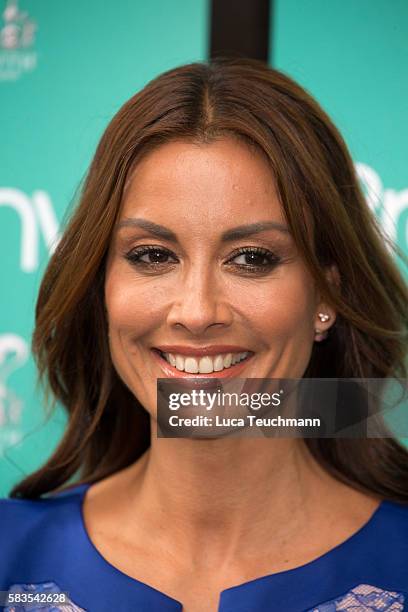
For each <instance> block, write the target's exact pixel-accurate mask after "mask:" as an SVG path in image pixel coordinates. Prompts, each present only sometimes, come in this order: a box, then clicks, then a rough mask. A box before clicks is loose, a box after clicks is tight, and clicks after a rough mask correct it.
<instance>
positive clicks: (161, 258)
mask: <svg viewBox="0 0 408 612" xmlns="http://www.w3.org/2000/svg"><path fill="white" fill-rule="evenodd" d="M169 258H173V255H172V253H171V252H170V251H168V250H167V249H163V248H162V247H154V246H142V247H136V248H135V249H132V250H131V251H130V252H129V253H127V254H126V259H127V260H128V261H130V262H131V263H132V264H133V265H141V266H157V265H163V264H167V263H174V261H172V262H169V261H168V259H169ZM173 259H174V258H173Z"/></svg>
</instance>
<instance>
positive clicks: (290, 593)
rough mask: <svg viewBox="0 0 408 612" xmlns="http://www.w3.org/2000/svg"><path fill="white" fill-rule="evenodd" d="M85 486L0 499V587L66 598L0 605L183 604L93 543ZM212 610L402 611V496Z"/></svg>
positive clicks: (131, 607)
mask: <svg viewBox="0 0 408 612" xmlns="http://www.w3.org/2000/svg"><path fill="white" fill-rule="evenodd" d="M89 486H90V485H89V484H82V485H77V486H76V487H74V488H71V489H70V490H68V491H64V492H62V493H59V494H57V495H54V496H52V497H48V498H43V499H39V500H33V501H30V500H21V499H3V500H0V590H2V591H8V592H9V593H11V594H16V593H17V594H24V595H25V597H26V598H27V594H42V596H43V597H45V595H44V594H58V593H63V592H64V593H68V597H69V606H66V607H61V606H60V605H58V603H57V602H56V600H55V595H52V596H51V597H53V599H51V600H49V601H51V602H52V603H48V604H46V607H44V605H43V607H38V606H37V607H33V604H32V603H31V604H30V607H24V606H22V607H15V608H13V606H12V605H8V607H4V608H3V610H6V611H7V612H14V610H15V611H16V612H24V611H25V610H31V612H37V610H38V611H40V610H41V611H42V612H57V611H60V610H61V612H81V611H86V612H113V611H115V612H116V611H118V612H127V611H129V612H156V611H157V612H181V610H182V603H181V602H179V601H176V600H175V599H173V598H171V597H169V596H168V595H166V594H164V593H161V592H160V591H158V590H157V589H155V588H153V587H151V586H149V585H147V584H144V583H143V582H141V581H138V580H135V579H134V578H131V577H129V576H127V575H126V574H124V573H123V572H121V571H120V570H118V569H116V568H115V567H114V566H113V565H111V564H110V563H109V562H108V561H106V560H105V559H104V558H103V557H102V555H101V554H100V553H99V552H98V550H97V549H96V548H95V547H94V545H93V544H92V542H91V541H90V539H89V537H88V534H87V532H86V529H85V526H84V521H83V515H82V502H83V498H84V494H85V491H86V489H87V488H88V487H89ZM31 601H33V600H31ZM34 601H35V600H34ZM40 601H45V600H44V599H42V600H40ZM218 610H219V612H335V611H336V610H347V611H350V612H351V611H353V612H366V611H368V610H370V611H371V610H378V611H381V612H383V611H387V612H397V611H398V612H399V611H400V610H405V611H408V506H405V505H403V504H400V503H397V502H390V501H386V500H384V501H382V502H381V504H380V506H379V507H378V508H377V510H376V511H375V512H374V514H373V515H372V516H371V518H370V519H369V520H368V522H366V523H365V525H363V527H361V528H360V529H359V530H358V531H357V532H356V533H354V534H353V535H352V536H351V537H350V538H348V539H347V540H346V541H344V542H342V543H341V544H339V545H338V546H336V547H335V548H333V549H332V550H330V551H329V552H327V553H325V554H324V555H322V556H320V557H318V558H317V559H315V560H314V561H311V562H310V563H306V564H305V565H302V566H300V567H297V568H294V569H291V570H287V571H283V572H278V573H275V574H271V575H267V576H262V577H261V578H257V579H256V580H251V581H250V582H246V583H244V584H240V585H238V586H234V587H232V588H229V589H226V590H224V591H222V593H221V594H220V600H219V608H218Z"/></svg>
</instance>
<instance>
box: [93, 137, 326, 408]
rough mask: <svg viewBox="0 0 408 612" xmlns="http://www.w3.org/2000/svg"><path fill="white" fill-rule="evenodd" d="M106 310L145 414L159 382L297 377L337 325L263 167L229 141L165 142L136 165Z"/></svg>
mask: <svg viewBox="0 0 408 612" xmlns="http://www.w3.org/2000/svg"><path fill="white" fill-rule="evenodd" d="M261 226H262V227H261ZM105 302H106V309H107V316H108V324H109V334H110V349H111V355H112V360H113V364H114V366H115V368H116V370H117V372H118V374H119V376H120V377H121V378H122V380H123V381H124V383H125V384H126V385H127V386H128V388H129V389H130V390H131V391H132V392H133V394H134V395H135V396H136V397H137V398H138V399H139V401H140V402H141V403H142V404H143V405H144V407H145V408H146V409H147V410H148V412H149V413H150V414H155V410H156V379H157V378H166V377H172V376H175V377H180V378H181V377H190V378H191V377H192V378H197V377H199V376H200V375H201V376H204V377H217V378H221V377H229V376H237V377H242V378H274V377H276V378H301V377H302V376H303V374H304V371H305V369H306V367H307V365H308V362H309V359H310V355H311V350H312V347H313V342H314V336H315V328H316V327H317V328H319V329H322V330H324V329H328V327H330V325H332V323H333V322H334V318H335V313H334V312H333V311H332V310H331V309H330V308H329V306H328V305H327V304H324V303H323V302H320V303H319V296H318V294H317V292H316V289H315V286H314V282H313V279H312V277H311V275H310V274H309V272H308V270H307V269H306V267H305V265H304V263H303V262H302V261H301V259H300V257H299V256H298V254H297V251H296V248H295V244H294V242H293V240H292V238H291V235H290V234H289V232H288V229H287V224H286V221H285V218H284V214H283V210H282V207H281V205H280V203H279V200H278V195H277V192H276V188H275V184H274V180H273V176H272V174H271V171H270V168H269V166H268V164H267V161H266V160H265V159H264V158H263V157H262V156H261V155H260V154H258V153H254V152H252V151H251V150H250V149H249V148H247V147H246V146H245V145H244V144H242V143H239V142H237V141H235V140H233V139H223V140H220V141H218V142H215V143H212V144H206V145H194V144H190V143H186V142H171V143H167V144H165V145H162V146H160V147H159V148H157V149H156V150H154V151H153V152H151V153H150V154H148V155H147V156H146V157H145V158H144V159H143V160H142V161H141V162H140V163H139V164H138V165H137V167H136V168H135V170H134V173H133V175H132V178H131V180H130V183H129V186H128V188H127V190H126V194H125V197H124V200H123V205H122V209H121V214H120V218H119V221H118V224H117V226H116V229H115V234H114V236H113V240H112V244H111V246H110V251H109V256H108V262H107V270H106V280H105ZM319 312H324V313H326V314H329V315H330V320H329V321H328V322H325V323H322V322H321V321H320V320H319V318H318V316H317V315H318V313H319ZM159 350H160V351H161V353H159ZM245 353H247V355H246V357H245ZM164 354H165V356H164ZM243 354H244V355H243ZM238 359H242V360H241V361H238ZM186 370H187V371H186ZM200 373H201V374H200Z"/></svg>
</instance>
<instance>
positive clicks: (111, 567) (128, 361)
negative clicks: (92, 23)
mask: <svg viewBox="0 0 408 612" xmlns="http://www.w3.org/2000/svg"><path fill="white" fill-rule="evenodd" d="M388 246H391V247H392V248H394V250H395V251H396V247H394V246H393V245H388ZM407 306H408V292H407V287H406V285H405V284H404V281H403V279H402V277H401V275H400V274H399V272H398V269H397V267H396V265H395V264H394V262H393V260H392V258H391V255H390V253H389V252H388V250H387V247H386V243H385V238H384V237H383V236H382V234H381V231H380V229H379V227H378V225H377V222H376V220H375V218H374V216H373V215H372V213H371V212H370V211H369V209H368V207H367V205H366V203H365V201H364V198H363V196H362V193H361V191H360V188H359V186H358V181H357V178H356V175H355V171H354V167H353V163H352V160H351V158H350V155H349V153H348V152H347V149H346V146H345V144H344V142H343V140H342V138H341V136H340V135H339V133H338V131H337V130H336V128H335V127H334V126H333V124H332V123H331V121H330V119H329V118H328V117H327V115H325V113H324V112H323V111H322V110H321V108H320V107H319V106H318V104H317V103H316V102H315V101H314V100H313V99H312V98H311V97H310V96H309V95H308V94H307V93H306V92H305V91H304V90H303V89H301V88H300V86H299V85H297V84H295V83H294V82H293V81H292V80H291V79H289V78H288V77H287V76H285V75H283V74H281V73H280V72H278V71H276V70H273V69H271V68H269V67H267V66H266V65H264V64H262V63H260V62H256V61H252V60H242V59H239V60H228V59H219V60H217V61H213V62H211V63H209V64H206V63H195V64H190V65H186V66H182V67H179V68H176V69H174V70H170V71H168V72H166V73H164V74H162V75H160V76H159V77H158V78H156V79H154V80H153V81H151V82H150V83H149V84H148V85H147V86H146V87H145V88H144V89H143V90H142V91H141V92H139V93H138V94H136V95H135V96H134V97H133V98H132V99H131V100H129V101H128V102H127V103H126V104H125V105H124V106H123V107H122V109H120V111H119V112H118V114H117V115H116V116H115V117H114V118H113V120H112V121H111V123H110V125H109V126H108V128H107V130H106V132H105V134H104V135H103V137H102V139H101V142H100V144H99V146H98V148H97V151H96V154H95V158H94V160H93V162H92V165H91V168H90V171H89V174H88V177H87V179H86V183H85V185H84V188H83V193H82V197H81V200H80V203H79V206H78V207H77V209H76V210H75V212H74V214H73V216H72V218H71V220H70V222H69V224H68V226H67V227H66V229H65V232H64V235H63V237H62V240H61V242H60V243H59V246H58V248H57V250H56V252H55V254H54V255H53V257H52V258H51V260H50V263H49V265H48V268H47V271H46V274H45V276H44V279H43V282H42V285H41V288H40V294H39V298H38V303H37V308H36V327H35V331H34V336H33V351H34V354H35V356H36V358H37V363H38V367H39V372H40V376H41V378H42V379H43V380H44V379H46V381H47V382H48V384H49V387H50V389H51V391H52V394H53V398H54V401H55V399H57V400H58V401H60V402H61V403H62V404H63V405H64V406H65V407H66V409H67V413H68V423H67V429H66V432H65V435H64V437H63V439H62V440H61V442H60V444H59V446H58V448H57V449H56V451H55V452H54V454H53V455H52V456H51V458H50V459H49V461H48V462H47V463H46V464H45V465H44V466H43V467H42V468H41V469H39V470H38V471H36V472H35V473H34V474H31V475H29V476H28V477H27V478H25V479H24V480H23V481H22V482H20V483H19V484H18V485H16V486H15V487H14V489H13V490H12V491H11V498H12V499H8V500H4V501H3V502H2V507H1V514H0V517H1V529H2V547H3V554H2V556H1V560H0V588H1V589H3V590H8V591H9V593H17V592H24V593H25V594H26V595H27V594H30V593H52V592H60V591H61V592H68V596H69V601H70V602H71V606H72V608H71V609H73V610H78V609H79V610H92V611H93V610H96V611H98V612H100V611H105V610H109V611H110V610H121V611H122V610H138V611H139V610H143V611H147V610H149V611H150V610H183V611H184V612H186V611H187V612H196V611H200V612H207V611H211V612H213V611H215V610H220V611H222V612H226V611H227V610H228V611H232V610H233V611H234V612H239V611H244V610H245V611H249V610H251V611H255V612H258V611H259V612H261V611H266V610H268V611H276V612H278V611H279V612H292V611H293V612H300V611H305V610H315V611H319V612H321V611H323V610H324V611H327V610H340V609H341V610H346V609H347V610H348V609H350V610H351V609H353V610H359V611H361V610H373V609H381V610H393V611H394V610H403V609H404V605H405V606H408V576H407V574H406V562H407V560H408V559H407V558H408V507H407V505H408V452H407V450H406V449H405V448H404V447H403V446H402V445H401V444H400V443H399V442H398V441H397V440H396V439H393V438H391V437H388V438H371V439H361V440H360V439H358V440H350V439H341V438H319V439H313V438H305V439H302V438H300V439H298V438H281V439H276V438H275V439H269V438H268V439H259V438H245V439H243V438H237V437H234V438H221V439H212V440H206V439H199V440H198V439H188V438H181V439H163V438H160V439H158V438H157V437H156V435H155V420H156V381H157V379H158V378H168V377H179V378H183V377H184V378H196V377H198V376H200V375H201V376H203V377H204V378H208V377H211V376H219V375H220V374H219V373H220V372H224V374H223V376H227V377H233V376H240V377H244V378H302V377H303V378H310V377H319V378H330V377H333V378H348V377H361V378H384V377H390V376H398V377H401V378H406V374H407V373H406V364H405V363H404V360H405V357H406V351H407V330H408V307H407ZM150 432H152V435H151V433H150ZM47 493H48V494H49V495H48V497H45V498H42V499H40V496H41V495H43V494H47ZM52 605H54V606H56V605H57V604H56V603H55V601H54V602H53V604H52ZM353 606H354V607H353ZM380 606H382V607H380ZM8 609H10V610H11V609H13V608H12V606H11V605H10V607H9V608H8ZM50 609H51V608H50ZM52 609H54V608H52ZM405 609H407V608H405Z"/></svg>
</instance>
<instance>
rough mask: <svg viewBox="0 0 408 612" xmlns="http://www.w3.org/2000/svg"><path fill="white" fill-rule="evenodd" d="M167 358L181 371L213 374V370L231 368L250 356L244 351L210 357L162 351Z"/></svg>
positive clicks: (219, 370) (218, 370)
mask: <svg viewBox="0 0 408 612" xmlns="http://www.w3.org/2000/svg"><path fill="white" fill-rule="evenodd" d="M162 354H163V355H164V357H165V359H166V360H167V361H168V362H169V363H170V364H171V365H172V366H173V367H175V368H177V370H179V371H180V372H188V373H189V374H198V373H199V374H211V373H212V372H221V370H223V369H224V368H229V367H231V365H234V364H236V363H238V362H240V361H242V360H243V359H245V357H247V356H248V353H247V352H244V353H227V354H224V355H216V356H215V357H210V356H209V355H205V356H204V357H200V358H196V357H190V356H186V357H184V356H183V355H174V354H173V353H162Z"/></svg>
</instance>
